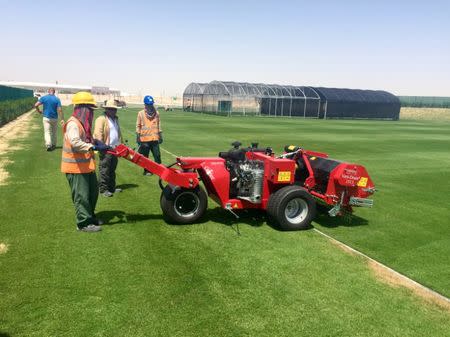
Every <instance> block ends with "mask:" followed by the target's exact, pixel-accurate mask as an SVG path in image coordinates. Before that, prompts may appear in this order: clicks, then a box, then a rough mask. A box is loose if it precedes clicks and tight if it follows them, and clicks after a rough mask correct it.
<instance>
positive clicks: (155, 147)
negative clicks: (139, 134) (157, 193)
mask: <svg viewBox="0 0 450 337" xmlns="http://www.w3.org/2000/svg"><path fill="white" fill-rule="evenodd" d="M150 151H152V154H153V158H155V162H157V163H158V164H161V151H160V150H159V143H158V141H157V140H156V141H152V142H142V143H141V145H140V146H139V149H138V152H139V153H140V154H142V155H143V156H145V157H147V158H148V156H149V154H150ZM145 172H148V171H147V170H144V173H145Z"/></svg>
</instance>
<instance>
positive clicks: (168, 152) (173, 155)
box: [121, 128, 179, 158]
mask: <svg viewBox="0 0 450 337" xmlns="http://www.w3.org/2000/svg"><path fill="white" fill-rule="evenodd" d="M121 129H122V130H123V131H126V132H127V133H129V134H130V135H132V134H133V133H132V132H131V131H130V130H128V129H126V128H121ZM160 148H161V150H163V151H164V152H166V153H167V154H170V155H171V156H172V157H174V158H177V157H179V156H177V155H176V154H173V153H172V152H170V151H168V150H166V149H165V148H163V147H162V146H160Z"/></svg>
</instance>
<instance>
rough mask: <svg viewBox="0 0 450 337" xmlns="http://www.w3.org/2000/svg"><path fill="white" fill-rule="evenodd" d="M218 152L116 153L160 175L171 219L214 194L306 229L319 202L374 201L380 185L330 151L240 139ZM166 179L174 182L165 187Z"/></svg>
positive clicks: (334, 205) (187, 219)
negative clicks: (155, 157)
mask: <svg viewBox="0 0 450 337" xmlns="http://www.w3.org/2000/svg"><path fill="white" fill-rule="evenodd" d="M232 146H233V148H232V149H231V150H229V151H227V152H220V153H219V156H218V157H213V158H208V157H206V158H203V157H179V158H177V159H176V162H175V163H174V164H172V165H170V166H168V167H166V166H164V165H161V164H157V163H155V162H154V161H152V160H150V159H148V158H146V157H144V156H142V155H141V154H139V153H137V152H135V151H133V150H132V149H130V148H129V147H127V146H125V145H123V144H121V145H119V146H118V147H116V148H115V150H114V151H113V152H111V153H113V154H114V155H116V156H118V157H123V158H125V159H127V160H129V161H131V162H133V163H135V164H137V165H139V166H141V167H143V168H145V169H147V170H148V171H150V172H152V173H153V174H156V175H158V176H159V177H160V178H161V179H160V186H161V188H162V193H161V209H162V211H163V213H164V215H165V217H166V219H167V220H168V221H170V222H175V223H193V222H196V221H197V220H198V219H199V218H200V217H201V216H202V215H203V214H204V212H205V211H206V208H207V203H208V198H207V195H206V193H205V191H204V189H203V188H202V187H201V186H200V181H202V182H203V185H204V187H205V188H206V191H207V193H208V195H209V197H210V198H211V199H213V200H214V201H216V202H217V203H218V204H219V205H220V206H222V207H223V208H224V209H226V210H229V211H230V212H232V213H233V214H234V215H236V213H235V211H236V210H240V209H261V210H266V211H267V214H268V217H269V220H270V221H271V222H272V223H274V224H276V225H277V226H278V227H279V228H280V229H282V230H298V229H306V228H308V227H309V226H310V224H311V221H312V220H313V219H314V216H315V213H316V203H317V202H319V203H320V204H322V205H325V206H328V208H329V211H328V213H329V214H330V215H331V216H336V215H340V214H342V213H344V212H352V207H353V206H357V207H371V206H372V205H373V201H372V200H371V199H367V197H369V196H370V195H371V194H373V193H374V192H375V187H374V184H373V182H372V180H371V179H370V177H369V175H368V173H367V171H366V169H365V168H364V167H363V166H361V165H356V164H349V163H343V162H340V161H337V160H334V159H330V158H328V155H327V154H325V153H320V152H314V151H308V150H304V149H302V148H300V147H297V146H287V147H286V148H285V152H284V153H283V154H282V155H280V156H275V154H274V153H273V151H272V149H271V148H258V144H256V143H254V144H252V146H251V147H248V148H242V147H241V143H239V142H235V143H233V144H232ZM161 180H163V181H165V182H167V183H168V185H166V186H165V187H164V186H163V185H162V183H161Z"/></svg>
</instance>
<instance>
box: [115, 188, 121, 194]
mask: <svg viewBox="0 0 450 337" xmlns="http://www.w3.org/2000/svg"><path fill="white" fill-rule="evenodd" d="M120 192H122V189H121V188H116V189H115V190H114V192H113V193H120Z"/></svg>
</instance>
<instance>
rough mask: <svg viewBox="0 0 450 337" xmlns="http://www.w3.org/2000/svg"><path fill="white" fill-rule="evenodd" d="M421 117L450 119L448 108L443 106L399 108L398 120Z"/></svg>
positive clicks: (423, 118)
mask: <svg viewBox="0 0 450 337" xmlns="http://www.w3.org/2000/svg"><path fill="white" fill-rule="evenodd" d="M402 119H421V120H439V121H450V109H444V108H401V110H400V120H402Z"/></svg>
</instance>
